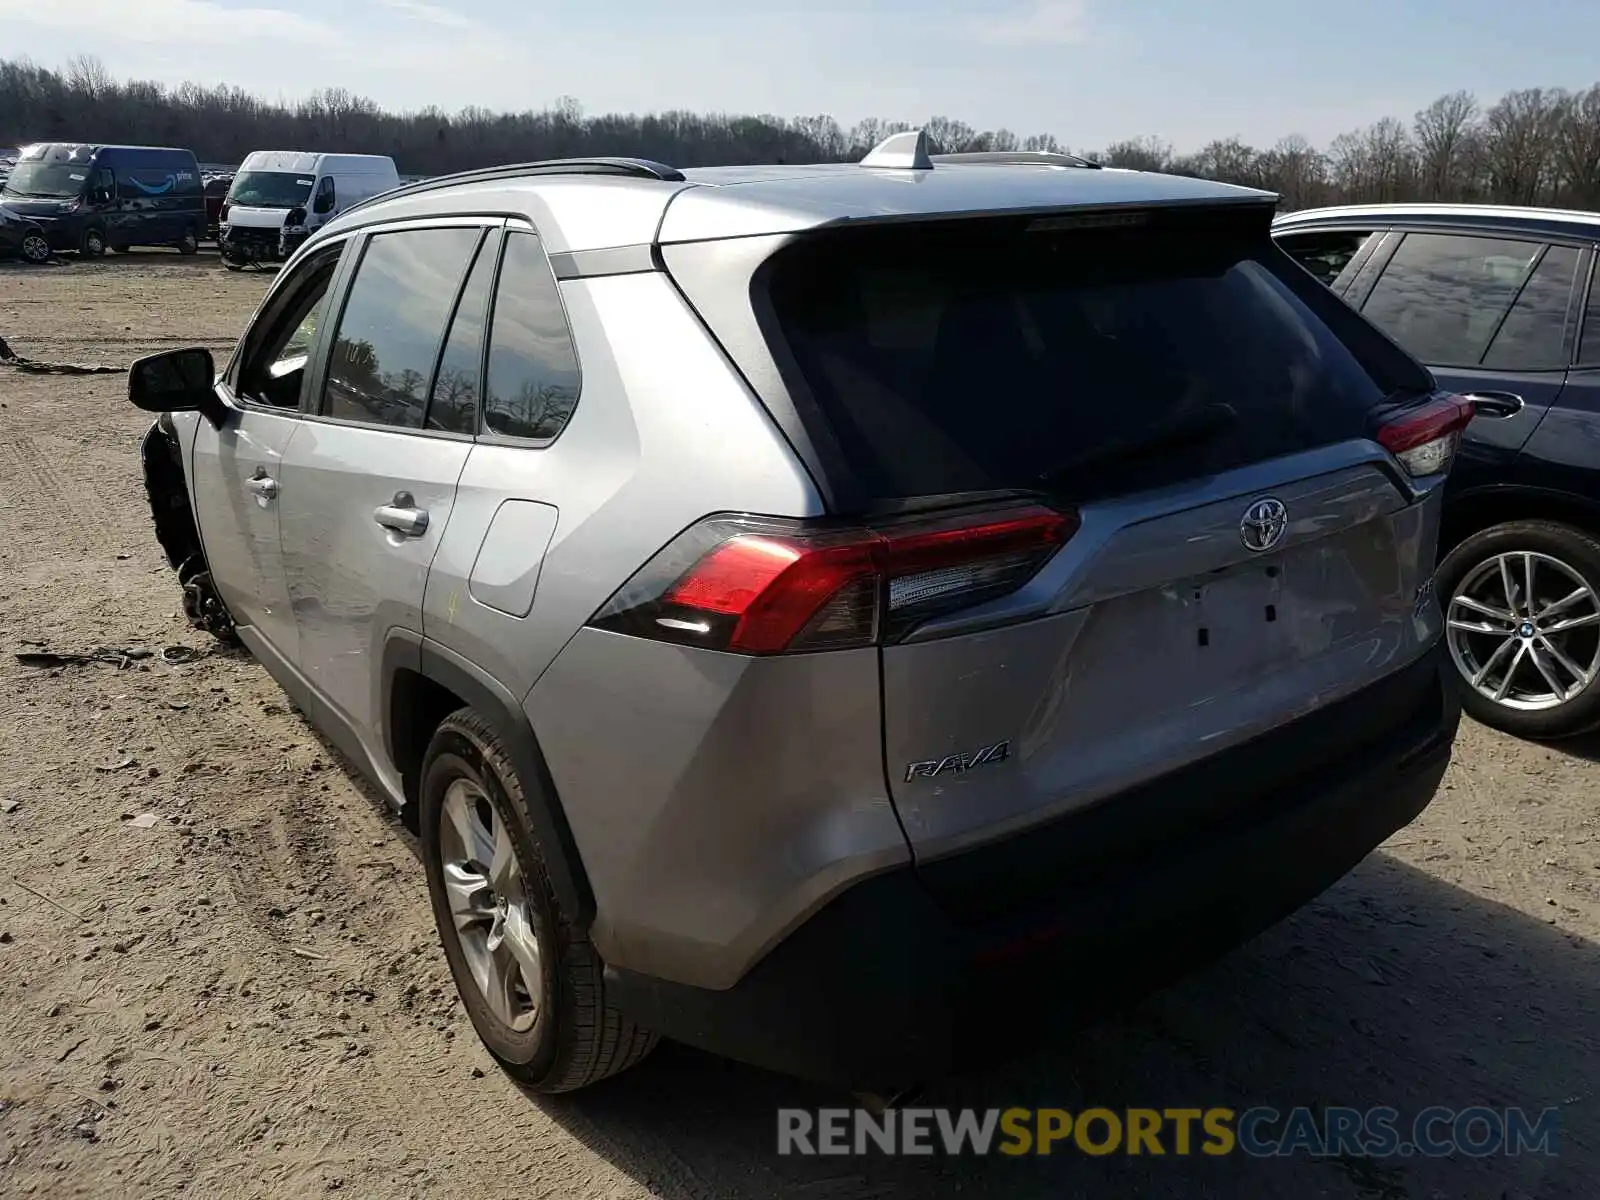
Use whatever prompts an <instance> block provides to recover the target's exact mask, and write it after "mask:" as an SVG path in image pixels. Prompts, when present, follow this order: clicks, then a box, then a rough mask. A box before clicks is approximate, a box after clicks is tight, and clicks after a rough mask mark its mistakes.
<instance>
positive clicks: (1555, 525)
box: [1438, 521, 1600, 739]
mask: <svg viewBox="0 0 1600 1200" xmlns="http://www.w3.org/2000/svg"><path fill="white" fill-rule="evenodd" d="M1520 553H1532V554H1537V555H1542V556H1544V557H1546V558H1550V559H1555V560H1556V561H1557V562H1558V563H1560V564H1562V565H1563V566H1564V567H1566V568H1567V569H1568V570H1570V571H1571V572H1573V573H1574V574H1575V575H1577V576H1578V577H1579V578H1580V579H1582V581H1583V583H1584V584H1585V585H1586V586H1587V587H1588V588H1589V590H1590V592H1591V593H1592V594H1594V595H1595V596H1597V597H1600V540H1596V538H1595V537H1594V536H1593V535H1592V534H1590V533H1588V532H1586V531H1584V530H1581V529H1577V528H1574V527H1573V526H1571V525H1563V524H1560V523H1559V522H1556V521H1509V522H1507V523H1505V524H1503V525H1495V526H1491V527H1490V528H1488V529H1485V530H1482V531H1480V532H1478V533H1475V534H1473V535H1472V536H1471V537H1469V538H1467V539H1466V540H1465V541H1463V542H1461V544H1460V545H1458V546H1456V547H1455V548H1454V549H1453V550H1451V551H1450V553H1449V554H1448V555H1446V556H1445V559H1444V561H1443V562H1442V563H1440V564H1439V572H1438V591H1439V600H1440V604H1441V605H1442V606H1443V608H1444V611H1445V615H1446V617H1447V618H1448V617H1449V615H1450V610H1451V605H1452V602H1453V601H1454V599H1455V598H1456V595H1457V593H1458V591H1460V590H1461V588H1462V585H1463V584H1464V583H1467V582H1468V581H1470V580H1471V579H1472V578H1473V575H1474V573H1475V572H1476V571H1477V570H1478V568H1480V567H1481V566H1483V565H1484V564H1485V563H1488V562H1491V561H1492V560H1493V559H1494V558H1495V557H1496V556H1498V555H1502V554H1520ZM1541 566H1542V564H1541ZM1542 569H1543V571H1544V572H1545V573H1546V574H1547V575H1548V574H1550V573H1551V572H1552V571H1553V568H1550V567H1542ZM1555 579H1556V580H1557V581H1559V580H1560V576H1559V574H1557V575H1556V576H1555ZM1513 583H1514V586H1518V587H1520V586H1521V581H1520V580H1518V579H1515V578H1514V580H1513ZM1535 589H1536V590H1537V591H1539V592H1540V593H1541V597H1539V598H1536V599H1540V598H1542V599H1544V600H1546V601H1548V599H1549V598H1550V597H1548V596H1543V595H1542V594H1543V592H1544V586H1543V583H1542V582H1541V581H1536V583H1535ZM1572 590H1574V591H1575V590H1576V588H1575V587H1573V589H1572ZM1501 591H1502V593H1503V591H1504V589H1503V587H1502V589H1501ZM1588 611H1593V610H1592V609H1590V608H1589V607H1588V606H1587V605H1582V606H1579V607H1578V608H1576V609H1574V610H1571V611H1570V612H1569V613H1568V614H1566V616H1567V617H1568V618H1570V617H1571V616H1578V615H1584V614H1585V613H1586V612H1588ZM1446 632H1447V637H1450V638H1451V639H1453V640H1452V645H1451V659H1452V661H1453V662H1454V663H1455V666H1456V675H1457V679H1458V680H1459V682H1460V684H1461V696H1462V707H1463V708H1465V709H1466V711H1467V713H1468V714H1469V715H1471V716H1472V717H1473V718H1475V719H1476V720H1478V721H1481V722H1482V723H1483V724H1485V725H1488V726H1490V727H1491V728H1493V729H1498V730H1501V731H1502V732H1504V733H1509V734H1512V735H1514V736H1517V737H1525V738H1535V739H1554V738H1564V737H1572V736H1574V735H1576V734H1582V733H1586V732H1588V731H1589V730H1591V729H1593V728H1595V727H1596V726H1597V725H1600V674H1597V675H1596V676H1595V677H1594V678H1592V679H1590V681H1589V683H1588V684H1587V686H1585V687H1583V689H1582V690H1581V691H1578V692H1577V693H1576V694H1575V695H1573V696H1572V697H1571V698H1570V699H1568V700H1566V701H1564V702H1561V703H1559V704H1556V705H1553V706H1551V707H1549V708H1543V709H1533V710H1529V709H1519V708H1514V707H1509V706H1507V705H1506V704H1503V703H1498V702H1496V701H1495V700H1494V699H1493V698H1491V697H1489V696H1485V695H1483V694H1482V693H1480V692H1479V691H1477V690H1476V689H1475V688H1473V687H1472V685H1471V682H1470V680H1469V678H1468V677H1467V675H1466V667H1465V666H1464V665H1463V656H1462V655H1461V654H1460V653H1458V650H1457V646H1458V644H1460V643H1461V642H1462V641H1463V639H1462V637H1461V635H1460V634H1459V633H1456V632H1454V631H1451V630H1447V631H1446ZM1563 638H1564V643H1558V644H1559V645H1562V646H1563V652H1564V653H1565V654H1566V655H1567V657H1568V658H1569V659H1570V660H1571V661H1573V662H1574V663H1576V664H1577V665H1578V666H1580V667H1584V668H1588V667H1589V666H1590V664H1591V662H1592V661H1593V659H1594V655H1595V653H1596V649H1597V645H1600V625H1589V626H1585V627H1583V628H1579V629H1574V630H1571V631H1568V632H1567V633H1565V634H1564V635H1563ZM1467 644H1468V645H1473V643H1471V642H1470V641H1467ZM1478 645H1482V646H1483V648H1484V651H1487V648H1488V646H1490V645H1493V639H1487V640H1486V641H1484V642H1482V643H1478ZM1475 653H1476V655H1477V659H1478V660H1482V658H1483V652H1480V651H1477V650H1476V648H1475ZM1568 678H1569V677H1568V676H1567V674H1566V673H1565V672H1560V673H1558V682H1561V683H1563V684H1565V683H1566V681H1567V679H1568ZM1576 682H1577V680H1576V679H1572V683H1574V684H1575V683H1576ZM1552 694H1553V692H1552Z"/></svg>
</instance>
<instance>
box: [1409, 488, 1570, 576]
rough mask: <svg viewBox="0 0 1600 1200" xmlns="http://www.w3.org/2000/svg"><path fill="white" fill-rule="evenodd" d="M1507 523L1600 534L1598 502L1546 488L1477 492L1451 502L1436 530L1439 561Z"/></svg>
mask: <svg viewBox="0 0 1600 1200" xmlns="http://www.w3.org/2000/svg"><path fill="white" fill-rule="evenodd" d="M1510 521H1559V522H1560V523H1562V524H1564V525H1572V526H1575V527H1576V528H1578V529H1582V530H1584V531H1585V532H1586V533H1589V534H1591V535H1595V534H1600V500H1594V499H1589V498H1588V497H1585V496H1578V495H1575V494H1573V493H1571V492H1559V491H1553V490H1549V489H1545V488H1531V487H1518V486H1504V487H1490V488H1477V489H1474V490H1473V491H1470V492H1466V493H1464V494H1462V495H1460V496H1455V497H1452V498H1451V499H1450V502H1449V503H1448V504H1447V505H1446V506H1445V512H1444V520H1443V522H1442V524H1441V526H1440V529H1439V558H1440V559H1441V560H1442V559H1443V558H1444V557H1445V556H1446V555H1447V554H1449V553H1450V552H1451V551H1452V550H1454V549H1455V548H1456V547H1457V546H1459V545H1460V544H1461V543H1462V542H1464V541H1465V540H1466V539H1467V538H1469V537H1471V536H1472V535H1473V534H1475V533H1481V532H1482V531H1483V530H1485V529H1490V528H1493V527H1494V526H1496V525H1504V524H1506V523H1507V522H1510Z"/></svg>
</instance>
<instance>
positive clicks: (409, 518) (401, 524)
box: [372, 492, 428, 538]
mask: <svg viewBox="0 0 1600 1200" xmlns="http://www.w3.org/2000/svg"><path fill="white" fill-rule="evenodd" d="M372 519H373V520H374V521H376V522H377V523H378V524H379V525H382V526H383V527H384V528H385V529H392V530H393V531H394V532H395V533H398V534H399V535H400V536H401V537H413V538H415V537H421V536H422V535H423V534H425V533H427V532H428V510H427V509H425V508H418V507H417V502H416V501H415V500H414V499H412V496H411V493H410V492H396V493H395V494H394V500H393V501H391V502H390V503H388V504H380V505H379V506H378V507H377V509H375V510H374V511H373V514H372Z"/></svg>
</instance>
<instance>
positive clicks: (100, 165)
mask: <svg viewBox="0 0 1600 1200" xmlns="http://www.w3.org/2000/svg"><path fill="white" fill-rule="evenodd" d="M0 204H4V205H5V206H6V207H7V208H9V209H10V210H11V211H13V212H15V213H19V214H21V215H22V216H25V217H29V218H31V219H33V220H34V221H36V222H38V224H39V225H40V227H41V228H43V229H44V231H45V236H46V237H48V238H49V240H50V246H51V249H53V250H76V251H78V252H79V253H81V254H84V255H87V256H89V257H96V256H98V255H101V254H104V253H105V252H106V251H107V250H126V249H128V248H129V247H130V246H176V247H177V248H178V249H179V250H181V251H182V252H183V253H184V254H193V253H194V252H195V251H196V250H198V249H199V248H200V239H201V238H202V237H204V236H205V229H206V201H205V193H204V191H203V190H202V187H201V182H200V164H199V163H197V162H196V161H195V157H194V152H193V151H191V150H173V149H168V148H165V147H160V146H88V145H73V144H69V143H62V142H41V143H39V144H37V145H33V146H24V147H23V148H22V153H21V154H20V155H19V157H18V158H17V163H16V166H14V167H12V169H11V174H10V176H9V177H8V178H7V179H6V181H5V187H4V188H3V189H0Z"/></svg>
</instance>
